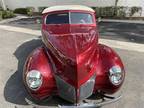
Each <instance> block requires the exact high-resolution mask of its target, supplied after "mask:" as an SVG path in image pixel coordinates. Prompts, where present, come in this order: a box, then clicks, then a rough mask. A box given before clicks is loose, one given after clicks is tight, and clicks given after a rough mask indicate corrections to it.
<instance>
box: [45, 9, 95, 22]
mask: <svg viewBox="0 0 144 108" xmlns="http://www.w3.org/2000/svg"><path fill="white" fill-rule="evenodd" d="M66 13H68V19H69V20H68V23H51V24H48V23H47V18H48V16H49V15H54V14H66ZM71 13H76V14H77V13H79V14H87V15H90V16H91V23H72V18H71V17H72V16H71ZM45 24H46V25H61V24H71V25H81V24H82V25H92V24H94V18H93V14H92V13H90V12H82V11H66V12H54V13H49V14H48V15H46V17H45Z"/></svg>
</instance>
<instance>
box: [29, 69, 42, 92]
mask: <svg viewBox="0 0 144 108" xmlns="http://www.w3.org/2000/svg"><path fill="white" fill-rule="evenodd" d="M42 81H43V79H42V75H41V72H40V71H38V70H31V71H29V72H28V73H27V75H26V83H27V86H28V87H29V88H30V89H31V90H33V91H36V90H38V89H39V88H40V87H41V85H42Z"/></svg>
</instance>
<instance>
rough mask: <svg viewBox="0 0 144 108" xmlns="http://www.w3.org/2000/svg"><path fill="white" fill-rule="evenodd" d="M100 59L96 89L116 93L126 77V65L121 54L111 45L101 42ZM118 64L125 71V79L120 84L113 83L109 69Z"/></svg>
mask: <svg viewBox="0 0 144 108" xmlns="http://www.w3.org/2000/svg"><path fill="white" fill-rule="evenodd" d="M98 49H99V61H98V65H97V69H96V75H97V77H96V84H95V89H94V91H98V90H100V91H102V92H105V93H107V94H112V93H115V92H116V91H118V90H119V88H120V87H121V85H122V83H123V81H124V77H125V70H124V65H123V63H122V61H121V59H120V57H119V55H118V54H117V53H116V52H115V51H114V50H113V49H112V48H110V47H108V46H106V45H102V44H99V45H98ZM114 65H118V66H120V67H121V68H122V70H123V72H124V76H123V81H122V83H121V84H120V85H117V86H115V85H113V84H112V83H111V82H110V80H109V69H110V68H111V67H112V66H114Z"/></svg>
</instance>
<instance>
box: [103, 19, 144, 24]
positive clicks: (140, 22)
mask: <svg viewBox="0 0 144 108" xmlns="http://www.w3.org/2000/svg"><path fill="white" fill-rule="evenodd" d="M101 22H118V23H132V24H144V21H142V20H117V19H101Z"/></svg>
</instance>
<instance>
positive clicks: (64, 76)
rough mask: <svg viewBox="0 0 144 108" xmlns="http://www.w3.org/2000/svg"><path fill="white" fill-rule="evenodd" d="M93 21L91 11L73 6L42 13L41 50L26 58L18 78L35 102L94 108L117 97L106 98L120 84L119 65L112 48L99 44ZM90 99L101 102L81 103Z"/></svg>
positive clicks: (120, 63)
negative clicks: (57, 98)
mask: <svg viewBox="0 0 144 108" xmlns="http://www.w3.org/2000/svg"><path fill="white" fill-rule="evenodd" d="M95 16H96V15H95V11H94V10H93V9H91V8H89V7H86V6H78V5H64V6H52V7H49V8H47V9H45V10H44V11H43V13H42V30H41V31H42V41H43V43H44V45H43V46H40V47H38V48H36V49H35V50H34V51H32V53H31V54H30V55H29V57H28V58H27V61H26V63H25V66H24V74H23V80H24V84H25V86H26V88H27V91H28V92H29V94H30V95H31V96H32V97H33V98H34V99H35V100H38V101H40V100H44V99H46V98H48V97H49V96H51V95H58V96H60V97H61V98H63V99H64V100H66V101H69V102H70V103H73V107H78V108H79V107H81V108H83V107H85V108H87V107H90V108H95V107H96V106H102V105H105V104H107V103H112V102H115V101H117V100H118V99H119V98H120V97H121V95H120V96H118V97H113V96H110V95H112V94H114V93H115V92H117V91H118V90H119V89H120V87H121V85H122V84H123V81H124V78H125V70H124V66H123V63H122V61H121V59H120V57H119V56H118V55H117V53H116V52H115V51H114V50H113V49H111V48H110V47H108V46H106V45H103V44H100V43H99V42H98V39H99V33H98V30H97V23H96V19H95ZM92 94H93V95H100V96H101V98H102V100H103V101H102V102H100V103H83V104H81V103H82V101H83V100H85V99H86V98H88V97H90V96H91V95H92ZM107 99H108V100H107ZM60 107H64V108H65V107H66V106H60Z"/></svg>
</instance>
